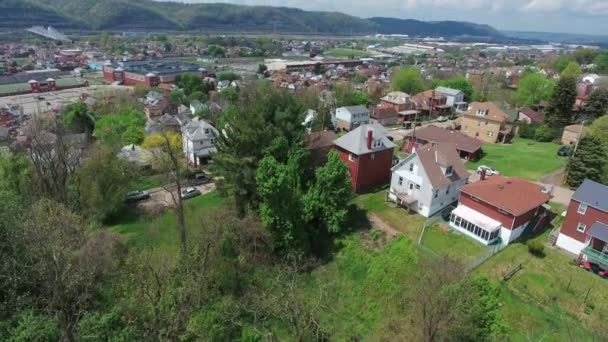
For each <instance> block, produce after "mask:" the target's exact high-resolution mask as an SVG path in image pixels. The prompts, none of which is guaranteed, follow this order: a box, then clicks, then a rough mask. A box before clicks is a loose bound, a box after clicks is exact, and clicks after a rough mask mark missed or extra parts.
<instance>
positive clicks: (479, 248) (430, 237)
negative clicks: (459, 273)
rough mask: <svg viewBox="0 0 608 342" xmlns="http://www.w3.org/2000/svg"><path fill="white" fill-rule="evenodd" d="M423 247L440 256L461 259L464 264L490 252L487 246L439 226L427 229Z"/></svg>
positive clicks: (423, 238)
mask: <svg viewBox="0 0 608 342" xmlns="http://www.w3.org/2000/svg"><path fill="white" fill-rule="evenodd" d="M422 245H423V246H424V247H426V248H428V249H430V250H431V251H433V252H434V253H436V254H438V255H448V256H450V257H453V258H457V259H460V260H461V261H462V262H463V263H464V264H468V263H470V262H472V261H473V260H474V259H475V258H477V257H480V256H482V255H484V254H486V253H487V252H488V250H487V248H486V247H485V246H483V245H482V244H480V243H478V242H476V241H474V240H473V239H470V238H468V237H467V236H464V235H462V234H460V233H458V232H455V231H453V230H448V229H442V227H440V226H439V225H432V226H430V227H427V228H426V230H425V231H424V235H423V237H422Z"/></svg>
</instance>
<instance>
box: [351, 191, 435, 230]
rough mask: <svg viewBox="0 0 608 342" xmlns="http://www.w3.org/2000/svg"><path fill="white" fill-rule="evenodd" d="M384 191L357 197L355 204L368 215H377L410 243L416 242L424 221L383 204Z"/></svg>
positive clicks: (415, 215) (421, 218)
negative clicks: (410, 241)
mask: <svg viewBox="0 0 608 342" xmlns="http://www.w3.org/2000/svg"><path fill="white" fill-rule="evenodd" d="M385 198H386V189H383V190H380V191H378V192H373V193H370V194H365V195H361V196H357V198H356V199H355V204H357V205H358V206H359V207H360V208H361V209H363V210H365V211H367V212H368V213H371V214H375V215H377V216H378V217H379V218H380V219H382V221H384V222H385V223H386V224H388V225H390V226H391V227H393V228H395V229H397V230H398V231H400V232H401V233H403V234H404V235H405V236H407V237H408V238H409V239H410V240H412V241H418V238H419V237H420V232H421V231H422V225H423V224H424V221H425V220H426V219H425V218H424V217H422V216H420V215H417V214H408V212H407V211H405V210H404V209H402V208H397V207H392V206H390V202H388V203H387V202H385Z"/></svg>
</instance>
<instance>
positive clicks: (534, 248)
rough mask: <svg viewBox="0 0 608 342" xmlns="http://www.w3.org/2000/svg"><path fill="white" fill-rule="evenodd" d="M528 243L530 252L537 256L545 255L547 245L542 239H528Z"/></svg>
mask: <svg viewBox="0 0 608 342" xmlns="http://www.w3.org/2000/svg"><path fill="white" fill-rule="evenodd" d="M527 245H528V252H530V254H532V255H534V256H537V257H543V256H545V245H544V244H543V243H542V242H541V241H539V240H530V241H528V243H527Z"/></svg>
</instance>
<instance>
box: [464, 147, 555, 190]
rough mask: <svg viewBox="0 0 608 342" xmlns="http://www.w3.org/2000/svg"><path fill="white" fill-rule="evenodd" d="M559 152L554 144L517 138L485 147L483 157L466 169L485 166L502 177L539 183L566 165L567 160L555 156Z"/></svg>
mask: <svg viewBox="0 0 608 342" xmlns="http://www.w3.org/2000/svg"><path fill="white" fill-rule="evenodd" d="M558 149H559V145H557V144H553V143H540V142H535V141H532V140H527V139H521V138H516V139H514V140H513V143H512V144H484V145H483V150H484V152H485V155H484V157H483V158H481V159H480V160H479V161H477V162H468V163H467V164H466V166H467V168H468V169H470V170H475V169H476V168H477V167H478V166H479V165H487V166H489V167H492V168H495V169H497V170H498V171H500V173H501V174H502V175H505V176H513V177H522V178H526V179H530V180H538V179H539V178H540V177H542V176H544V175H546V174H548V173H551V172H553V171H555V170H557V169H559V168H561V167H563V166H564V165H565V163H566V159H565V158H563V157H559V156H557V150H558Z"/></svg>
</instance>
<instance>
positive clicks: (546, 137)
mask: <svg viewBox="0 0 608 342" xmlns="http://www.w3.org/2000/svg"><path fill="white" fill-rule="evenodd" d="M556 136H557V131H556V130H554V129H553V128H551V127H549V126H547V125H542V126H539V127H538V128H537V129H536V132H535V133H534V140H536V141H540V142H550V141H552V140H553V139H555V137H556Z"/></svg>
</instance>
